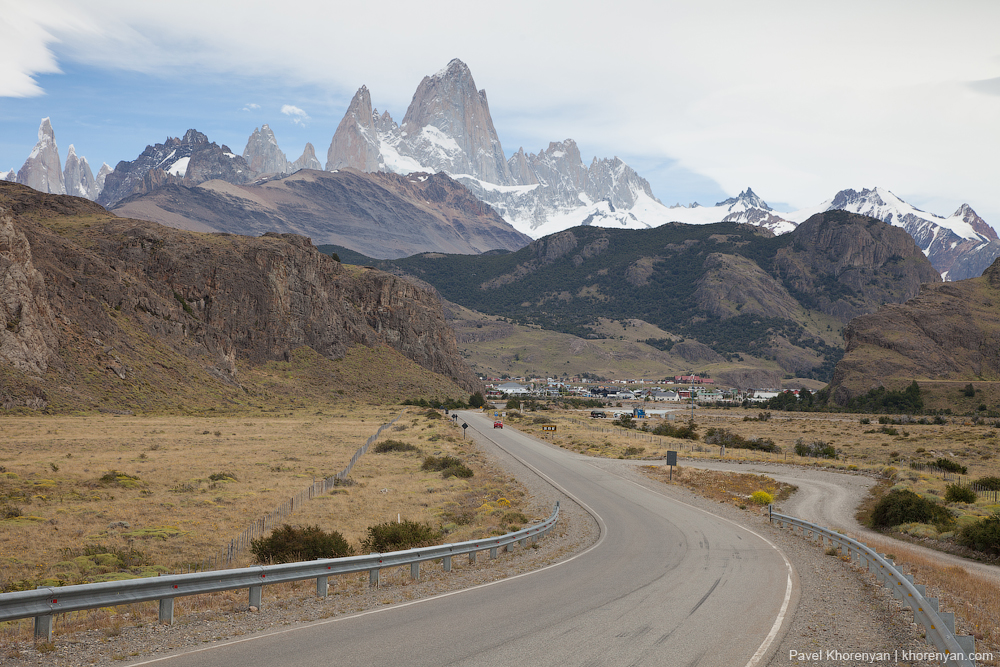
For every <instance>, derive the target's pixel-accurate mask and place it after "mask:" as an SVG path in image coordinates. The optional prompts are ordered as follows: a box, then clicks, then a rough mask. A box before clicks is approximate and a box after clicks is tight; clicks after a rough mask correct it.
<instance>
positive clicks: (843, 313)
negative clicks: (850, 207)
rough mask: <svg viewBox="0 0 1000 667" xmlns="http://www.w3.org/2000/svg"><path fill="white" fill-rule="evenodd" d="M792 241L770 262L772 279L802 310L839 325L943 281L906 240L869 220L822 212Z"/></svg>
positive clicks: (900, 233) (905, 236) (908, 238)
mask: <svg viewBox="0 0 1000 667" xmlns="http://www.w3.org/2000/svg"><path fill="white" fill-rule="evenodd" d="M791 237H792V243H791V244H790V245H789V246H787V247H785V248H782V249H781V250H779V251H778V253H777V255H776V256H775V258H774V261H773V265H774V273H775V274H776V275H777V276H778V277H779V278H780V279H781V280H782V282H783V283H784V284H785V286H786V287H787V288H788V289H789V291H790V292H792V293H793V294H794V295H795V296H796V297H797V298H798V300H799V301H800V302H801V303H802V304H803V305H805V306H806V307H808V308H815V309H817V310H820V311H822V312H824V313H827V314H829V315H833V316H834V317H837V318H838V319H840V320H841V321H842V322H848V321H850V320H851V319H853V318H854V317H857V316H859V315H862V314H864V313H870V312H873V311H874V310H876V309H877V308H878V307H879V306H881V305H882V304H885V303H902V302H904V301H906V300H908V299H911V298H913V297H914V296H916V295H917V293H918V292H919V291H920V285H921V284H922V283H928V282H938V281H940V280H941V277H940V275H939V274H938V273H937V271H935V270H934V267H933V266H931V264H930V262H929V261H927V258H926V257H925V256H924V254H923V253H922V252H921V251H920V248H918V247H917V245H916V243H914V241H913V238H912V237H911V236H910V235H909V234H907V233H906V232H905V231H904V230H902V229H900V228H898V227H892V226H889V225H886V224H881V223H880V222H879V221H877V220H875V219H873V218H870V217H867V216H863V215H857V214H853V213H848V212H846V211H838V210H833V211H826V212H825V213H819V214H816V215H814V216H813V217H811V218H809V219H808V220H806V221H805V222H803V223H802V224H801V225H799V226H798V227H797V228H796V229H795V231H794V232H792V233H791Z"/></svg>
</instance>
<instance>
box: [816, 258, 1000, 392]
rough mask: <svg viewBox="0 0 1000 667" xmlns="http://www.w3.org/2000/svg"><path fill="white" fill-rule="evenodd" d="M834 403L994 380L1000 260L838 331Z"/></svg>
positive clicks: (998, 368)
mask: <svg viewBox="0 0 1000 667" xmlns="http://www.w3.org/2000/svg"><path fill="white" fill-rule="evenodd" d="M844 343H845V347H846V352H845V354H844V358H843V359H842V360H841V361H840V363H838V364H837V367H836V369H835V371H834V375H833V382H832V383H831V389H832V396H833V397H834V399H835V400H836V401H837V402H838V403H840V404H843V403H846V402H847V400H849V399H850V398H852V397H854V396H857V395H859V394H864V393H865V392H867V391H869V390H870V389H874V388H876V387H880V386H886V387H889V388H891V389H899V388H902V387H904V386H906V385H908V384H909V383H910V382H911V381H912V380H914V379H916V380H917V381H918V382H919V381H921V380H992V381H996V380H998V379H1000V260H997V261H996V262H994V263H993V265H992V266H991V267H990V268H989V269H987V270H986V272H985V273H984V274H983V275H982V276H981V277H979V278H972V279H969V280H962V281H957V282H949V283H943V284H940V283H939V284H927V285H924V286H923V288H922V289H921V291H920V295H919V296H918V297H916V298H914V299H911V300H910V301H907V302H906V303H904V304H892V305H888V306H884V307H882V308H880V309H878V311H876V312H874V313H870V314H868V315H864V316H862V317H858V318H856V319H854V320H852V321H851V322H850V324H848V325H847V327H846V328H845V329H844Z"/></svg>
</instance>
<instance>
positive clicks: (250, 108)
mask: <svg viewBox="0 0 1000 667" xmlns="http://www.w3.org/2000/svg"><path fill="white" fill-rule="evenodd" d="M258 109H260V105H259V104H254V103H253V102H248V103H247V104H245V105H244V106H243V109H242V111H257V110H258Z"/></svg>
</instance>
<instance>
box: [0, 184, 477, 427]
mask: <svg viewBox="0 0 1000 667" xmlns="http://www.w3.org/2000/svg"><path fill="white" fill-rule="evenodd" d="M0 284H2V285H3V286H4V289H3V291H2V298H0V321H2V323H3V325H4V326H0V406H2V407H3V408H5V409H12V408H17V407H28V408H32V409H49V410H54V411H67V410H77V409H82V410H103V411H112V412H121V411H154V410H168V411H170V410H180V411H182V412H186V411H199V410H209V409H211V410H215V409H216V408H220V409H226V408H228V407H231V406H233V405H237V404H248V403H249V404H250V405H256V404H257V402H258V401H264V400H268V401H269V400H270V398H266V399H265V397H264V394H268V393H271V392H274V391H277V392H279V393H280V392H282V391H284V390H287V389H288V387H287V386H283V385H282V383H281V382H280V379H281V378H282V377H284V376H286V375H288V373H289V370H290V369H291V368H292V365H296V364H297V366H296V368H297V371H296V375H297V377H301V378H306V377H314V376H315V380H316V382H315V384H316V387H317V388H316V390H315V392H316V393H318V394H319V395H321V397H322V398H321V400H323V401H324V402H325V403H330V402H333V403H336V402H337V401H339V400H343V399H347V400H351V399H352V397H355V396H357V395H358V394H359V393H361V394H371V393H372V392H375V393H377V394H379V395H381V396H382V397H383V398H384V399H385V400H387V401H390V402H398V401H400V400H403V399H404V398H408V397H411V396H414V395H423V396H428V397H431V398H433V397H435V396H437V397H442V398H443V397H447V396H451V397H455V396H461V395H462V393H463V391H464V392H471V391H475V390H481V389H482V385H481V383H480V382H479V380H478V378H476V377H475V376H474V375H473V374H472V372H471V371H470V370H469V368H468V366H467V365H466V364H465V363H464V362H463V361H462V358H461V357H460V356H459V354H458V351H457V348H456V344H455V336H454V333H453V332H452V330H451V329H450V328H449V327H448V326H447V324H446V322H445V319H444V316H443V312H442V309H441V304H440V302H439V300H438V298H437V296H436V295H435V294H434V293H433V292H431V291H428V290H424V289H421V288H419V287H416V286H414V285H413V284H411V283H409V282H406V281H404V280H401V279H399V278H397V277H395V276H392V275H390V274H387V273H384V272H381V271H376V270H371V269H360V268H354V267H345V266H344V265H342V264H341V263H340V262H338V261H336V260H334V259H332V258H331V257H329V256H328V255H325V254H322V253H320V252H319V251H318V250H317V249H316V248H315V247H314V246H313V245H312V244H311V243H310V242H309V239H306V238H303V237H301V236H296V235H294V234H275V233H273V232H272V233H267V234H264V235H263V236H260V237H256V238H255V237H249V236H238V235H232V234H200V233H195V232H189V231H183V230H177V229H171V228H169V227H163V226H161V225H158V224H155V223H152V222H147V221H141V220H130V219H128V218H121V217H117V216H114V215H111V214H109V213H108V212H107V211H106V210H104V209H103V208H101V207H100V206H98V205H97V204H95V203H92V202H89V201H87V200H85V199H82V198H78V197H68V196H65V195H51V194H41V193H39V192H37V191H35V190H32V189H30V188H27V187H25V186H23V185H19V184H15V183H7V182H0ZM351 359H354V361H351ZM359 363H360V367H359ZM269 364H270V365H271V366H269ZM273 364H279V366H277V367H275V366H273ZM280 364H284V366H281V365H280ZM268 369H270V370H268ZM390 376H391V377H390ZM275 382H278V384H275ZM338 388H339V390H338ZM466 395H467V394H466Z"/></svg>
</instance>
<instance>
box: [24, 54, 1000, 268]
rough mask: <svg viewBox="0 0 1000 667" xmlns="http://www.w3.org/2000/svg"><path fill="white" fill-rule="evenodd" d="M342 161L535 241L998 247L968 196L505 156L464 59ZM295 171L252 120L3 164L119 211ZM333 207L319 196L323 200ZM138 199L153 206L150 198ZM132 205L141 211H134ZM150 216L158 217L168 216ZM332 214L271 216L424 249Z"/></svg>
mask: <svg viewBox="0 0 1000 667" xmlns="http://www.w3.org/2000/svg"><path fill="white" fill-rule="evenodd" d="M345 168H353V169H356V170H358V171H359V172H363V173H380V172H389V173H395V174H401V175H404V176H405V175H410V174H418V173H424V174H441V173H443V174H447V175H448V176H450V177H451V178H452V179H454V180H455V181H458V182H459V183H461V184H463V185H464V186H465V187H466V188H468V189H469V191H470V192H472V193H473V194H474V195H475V196H476V197H477V198H478V199H479V200H480V201H482V202H485V203H486V204H488V205H489V207H490V208H491V209H492V210H493V211H495V212H496V213H497V214H498V215H499V216H500V217H501V218H503V219H504V220H505V221H506V222H507V223H509V224H510V225H511V226H513V227H514V228H515V229H516V230H518V231H520V232H521V233H522V235H523V237H522V238H527V237H530V238H536V239H537V238H541V237H543V236H547V235H549V234H553V233H556V232H559V231H563V230H565V229H568V228H571V227H575V226H578V225H585V226H599V227H612V228H619V229H621V228H624V229H648V228H651V227H657V226H660V225H663V224H666V223H668V222H682V223H689V224H705V223H712V222H722V221H725V222H743V223H749V224H753V225H757V226H760V227H763V228H765V229H768V230H770V231H771V232H773V233H775V234H784V233H789V232H790V231H791V230H792V229H794V228H795V226H796V225H798V224H799V223H801V222H802V221H804V220H806V219H807V218H808V217H809V216H810V215H812V214H814V213H817V212H820V211H824V210H833V209H840V210H847V211H851V212H855V213H863V214H865V215H871V216H874V217H877V218H878V219H880V220H882V221H884V222H888V223H889V224H892V225H895V226H899V227H902V228H903V229H905V230H906V231H907V232H908V233H910V235H911V236H913V238H914V240H915V241H916V242H917V245H918V246H919V247H920V248H921V250H922V251H923V252H924V253H925V254H926V255H927V257H928V258H929V259H930V261H931V264H932V265H933V266H934V267H935V269H937V271H938V272H939V273H940V274H941V275H942V276H943V277H944V279H945V280H961V279H964V278H968V277H974V276H978V275H980V274H981V273H982V271H983V270H984V269H985V268H986V267H988V266H989V265H990V264H991V263H992V261H993V260H994V259H995V258H996V257H998V256H1000V240H998V237H997V234H996V232H995V231H994V230H993V228H992V227H990V225H988V224H987V223H986V222H985V221H984V220H983V219H982V218H981V217H979V216H978V215H977V214H976V213H975V211H973V210H972V208H971V207H969V206H968V205H967V204H963V205H962V206H961V207H960V208H959V209H958V210H957V211H956V212H955V213H954V214H953V215H951V216H949V217H943V216H938V215H935V214H932V213H926V212H924V211H920V210H919V209H916V208H915V207H913V206H910V205H909V204H907V203H906V202H904V201H902V200H901V199H899V198H898V197H896V196H895V195H894V194H892V193H891V192H889V191H888V190H885V189H883V188H873V189H863V190H860V191H856V190H851V189H848V190H842V191H840V192H838V193H837V194H836V195H835V196H834V197H832V198H831V199H829V200H827V201H825V202H823V203H821V204H819V205H818V206H814V207H810V208H807V209H802V210H799V211H794V212H790V213H782V212H778V211H775V210H773V209H772V208H771V207H770V206H769V205H768V204H767V203H766V202H765V201H764V200H763V199H761V198H760V197H759V196H758V195H757V194H756V193H754V192H753V191H752V190H751V189H750V188H747V190H746V191H744V192H742V193H740V194H739V195H738V196H736V197H732V198H729V199H727V200H725V201H722V202H718V203H717V204H715V205H714V206H700V205H698V204H692V205H690V206H679V205H677V206H672V207H667V206H664V205H663V204H662V203H661V202H660V201H659V200H658V199H657V198H656V197H655V196H654V195H653V193H652V190H651V188H650V186H649V183H648V182H647V181H646V180H645V179H643V178H642V177H641V176H639V175H638V174H637V173H636V172H635V171H634V170H633V169H632V168H631V167H629V166H628V165H627V164H625V163H624V162H623V161H622V160H620V159H619V158H617V157H615V158H600V159H599V158H594V159H593V160H592V161H591V163H590V164H589V165H586V164H584V162H583V160H582V157H581V152H580V149H579V147H578V146H577V144H576V142H575V141H574V140H573V139H564V140H562V141H556V142H551V143H550V144H549V145H548V147H547V148H544V149H542V150H539V151H538V152H537V153H532V152H528V151H525V150H524V149H523V148H519V149H518V150H517V151H516V152H514V153H512V154H511V155H510V157H507V154H506V153H505V151H504V149H503V147H502V145H501V142H500V137H499V134H498V132H497V130H496V128H495V126H494V123H493V120H492V117H491V115H490V110H489V103H488V99H487V96H486V91H485V90H482V89H478V88H477V86H476V83H475V81H474V79H473V77H472V72H471V71H470V69H469V68H468V66H467V65H466V64H465V63H463V62H462V61H461V60H458V59H454V60H452V61H451V62H449V63H448V64H447V66H446V67H444V68H443V69H442V70H441V71H439V72H437V73H436V74H433V75H430V76H426V77H424V78H423V80H422V81H421V82H420V83H419V85H418V86H417V89H416V92H415V93H414V95H413V99H412V101H411V103H410V105H409V107H408V108H407V110H406V113H405V115H404V116H403V119H402V122H401V123H397V122H396V121H394V120H393V118H392V117H391V116H390V115H389V113H388V112H381V113H380V112H379V111H378V109H376V108H375V107H374V106H373V105H372V99H371V94H370V92H369V90H368V88H367V87H366V86H362V87H361V88H360V89H358V91H357V93H356V94H355V96H354V98H353V99H352V101H351V103H350V105H349V106H348V109H347V111H346V113H345V114H344V117H343V119H342V120H341V122H340V123H339V125H338V127H337V129H336V131H335V133H334V135H333V138H332V139H331V141H330V144H329V148H328V150H327V156H326V164H325V170H326V171H328V172H333V171H337V170H340V169H345ZM302 169H309V170H319V169H320V162H319V160H318V159H317V157H316V153H315V149H314V148H313V146H312V144H306V146H305V149H304V150H303V153H302V155H301V156H300V157H299V158H298V159H297V160H294V161H289V160H288V159H287V157H286V155H285V153H284V152H282V151H281V149H280V147H279V146H278V142H277V139H276V138H275V136H274V133H273V131H272V130H271V128H270V127H269V126H268V125H266V124H265V125H263V126H261V127H260V128H255V129H254V131H253V133H252V134H251V135H250V137H249V138H248V140H247V144H246V148H245V149H244V150H243V152H242V154H240V155H237V154H236V153H235V152H233V151H232V150H230V149H229V148H228V147H227V146H225V145H223V146H219V145H217V144H215V143H213V142H210V141H209V140H208V138H207V137H206V136H205V135H204V134H202V133H200V132H197V131H196V130H193V129H192V130H189V131H188V132H187V133H186V134H185V135H184V136H183V137H179V138H167V140H166V141H164V142H163V143H162V144H155V145H150V146H148V147H147V148H146V150H145V151H144V152H143V153H142V154H141V155H140V156H139V157H138V158H136V159H135V160H133V161H121V162H119V163H118V165H117V166H116V167H115V169H114V170H113V171H112V170H110V168H109V167H107V166H106V165H105V166H104V167H102V169H101V170H100V172H99V173H98V175H97V176H96V177H94V176H92V175H91V172H90V167H89V165H87V163H86V160H85V158H77V157H76V155H75V152H73V150H72V147H71V149H70V155H69V156H68V157H67V161H66V167H65V169H60V161H59V156H58V148H57V147H56V144H55V137H54V133H53V131H52V127H51V124H50V123H49V120H48V119H44V120H43V121H42V126H41V127H40V128H39V141H38V144H37V145H36V146H35V149H34V150H33V151H32V154H31V156H30V157H29V159H28V160H27V161H26V162H25V165H24V167H22V168H21V170H20V171H19V172H17V174H14V172H13V170H11V171H10V172H7V173H6V174H5V175H4V178H5V179H6V180H16V181H18V182H21V183H24V184H27V185H30V186H31V187H34V188H35V189H38V190H41V191H43V192H54V193H62V192H70V193H71V194H77V195H79V196H85V197H87V198H90V199H95V198H96V200H97V201H98V202H99V203H101V204H102V205H104V206H106V207H108V208H114V207H115V206H117V205H118V204H119V203H120V202H122V201H124V200H126V199H128V198H131V197H135V196H137V195H142V194H145V193H152V192H154V191H155V190H156V189H157V188H159V187H163V186H166V185H178V186H182V187H188V188H190V187H194V186H198V185H201V184H202V183H205V182H207V181H211V180H221V181H225V182H227V183H230V184H234V185H239V186H243V185H248V184H251V183H256V182H258V181H262V180H265V179H266V180H276V179H281V178H284V177H286V176H287V175H290V174H293V173H295V172H297V171H299V170H302ZM332 205H333V204H332V203H330V204H325V203H319V204H317V206H318V207H319V208H321V209H329V208H330V207H331V206H332ZM171 206H172V208H173V210H172V211H171V212H170V216H169V217H170V219H171V220H174V221H176V222H177V224H179V225H180V226H184V227H188V228H206V227H207V228H211V227H212V225H211V223H210V222H209V221H208V220H206V219H202V218H199V217H198V215H197V212H192V213H190V214H188V213H186V212H185V211H184V205H183V204H182V203H181V200H180V198H179V197H177V196H173V197H172V203H171ZM142 208H145V209H149V210H152V209H154V208H155V205H151V206H143V207H142ZM128 214H129V215H137V213H136V212H135V211H134V210H133V211H131V212H129V213H128ZM155 219H160V220H162V221H166V216H163V215H160V217H158V218H155ZM331 220H332V219H331ZM331 220H320V221H317V223H316V225H315V229H314V228H313V227H311V226H310V225H308V224H304V223H303V222H302V221H299V222H298V223H296V225H297V226H294V227H292V226H289V224H288V221H287V220H285V219H283V218H282V217H281V216H278V217H276V218H274V219H273V220H271V221H270V224H273V228H274V229H276V230H277V229H281V230H290V229H294V230H295V231H296V232H298V233H303V234H306V235H312V234H314V233H315V234H316V238H317V242H319V243H338V244H341V245H344V246H345V247H350V248H353V249H355V250H357V251H358V252H362V253H363V254H368V255H372V256H375V257H391V256H398V255H399V254H400V253H406V252H421V251H424V250H426V247H425V246H421V247H417V246H414V247H411V248H407V247H405V246H403V245H399V246H396V247H394V248H392V249H391V250H387V251H386V252H383V253H378V252H373V250H372V248H371V247H370V245H365V242H364V240H363V239H362V240H359V241H358V242H357V243H355V242H354V241H353V240H352V239H350V238H349V234H348V233H347V232H345V233H342V234H339V235H338V237H339V238H338V239H334V237H333V236H330V235H329V231H330V229H329V228H330V224H331ZM167 224H174V223H173V222H170V223H167ZM267 224H269V223H268V221H266V220H265V219H263V218H261V217H259V216H258V217H257V218H256V219H255V221H254V222H253V224H252V225H251V226H249V227H247V229H246V230H245V231H246V232H247V233H255V230H259V229H263V228H265V227H266V226H267ZM462 224H466V223H465V222H463V223H462ZM471 224H472V225H474V222H472V223H471ZM223 228H224V229H226V230H227V231H231V232H236V233H239V232H240V229H239V227H238V225H235V224H229V223H227V224H226V225H224V226H223V227H219V228H218V229H223ZM466 229H471V227H469V226H468V225H467V226H466ZM404 235H405V234H404ZM512 238H513V235H512ZM525 242H527V241H525ZM468 247H469V250H468V251H469V252H476V251H481V250H482V249H484V248H483V246H482V245H481V244H479V243H477V242H470V243H469V244H468ZM496 247H497V248H510V245H509V244H507V245H500V246H496ZM455 249H456V246H455V245H449V246H448V247H442V248H441V250H442V251H445V252H452V251H455ZM477 249H478V250H477ZM485 249H491V248H485Z"/></svg>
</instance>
